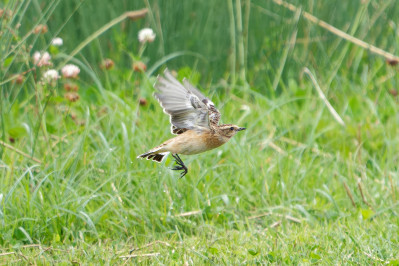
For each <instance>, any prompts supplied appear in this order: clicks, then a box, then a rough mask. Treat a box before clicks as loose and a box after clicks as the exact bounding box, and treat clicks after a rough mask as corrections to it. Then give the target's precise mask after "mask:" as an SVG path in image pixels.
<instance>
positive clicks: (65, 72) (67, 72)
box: [61, 64, 80, 79]
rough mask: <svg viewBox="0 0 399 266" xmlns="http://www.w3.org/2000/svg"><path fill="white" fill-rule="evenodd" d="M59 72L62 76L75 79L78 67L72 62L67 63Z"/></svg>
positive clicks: (78, 70)
mask: <svg viewBox="0 0 399 266" xmlns="http://www.w3.org/2000/svg"><path fill="white" fill-rule="evenodd" d="M61 73H62V76H63V77H64V78H74V79H76V78H77V77H78V74H79V73H80V69H79V67H77V66H75V65H73V64H68V65H66V66H64V67H63V68H62V69H61Z"/></svg>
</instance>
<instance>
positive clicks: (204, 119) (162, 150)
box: [137, 70, 245, 176]
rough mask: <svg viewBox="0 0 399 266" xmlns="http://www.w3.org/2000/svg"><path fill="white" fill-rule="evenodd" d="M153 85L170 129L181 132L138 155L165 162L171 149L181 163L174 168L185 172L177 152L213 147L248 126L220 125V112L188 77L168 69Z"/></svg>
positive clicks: (197, 151) (201, 150) (175, 132)
mask: <svg viewBox="0 0 399 266" xmlns="http://www.w3.org/2000/svg"><path fill="white" fill-rule="evenodd" d="M154 87H155V89H156V90H157V92H156V93H155V94H154V96H155V98H156V99H157V100H158V101H159V103H160V105H161V106H162V108H163V109H164V112H165V113H167V114H168V115H169V116H170V123H171V132H172V134H176V135H178V136H176V137H174V138H172V139H169V140H167V141H165V142H164V143H162V144H161V145H159V146H157V147H155V148H153V149H151V150H150V151H148V152H146V153H144V154H141V155H139V156H138V157H137V158H147V159H148V160H149V159H151V160H154V161H157V162H162V160H163V159H164V158H165V156H166V155H168V154H169V153H172V155H173V157H174V158H175V159H176V163H177V164H178V165H179V166H177V167H175V168H173V169H172V170H183V172H182V176H184V175H185V174H186V173H187V168H186V166H185V165H184V163H183V161H182V160H181V159H180V157H179V156H178V154H185V155H192V154H197V153H201V152H204V151H207V150H211V149H214V148H216V147H219V146H221V145H222V144H224V143H226V142H227V141H228V140H229V139H230V138H231V137H232V136H234V135H235V134H236V133H237V132H238V131H241V130H243V129H245V128H240V127H238V126H236V125H232V124H226V125H219V121H220V112H219V111H218V110H217V109H216V107H215V105H214V104H213V102H212V101H211V100H210V99H208V98H207V97H205V96H204V95H203V94H202V93H201V92H200V91H199V90H198V89H196V88H195V87H194V86H193V85H191V84H190V83H189V82H188V81H187V80H186V79H184V80H183V84H181V83H180V82H179V81H177V80H176V79H175V78H174V77H173V75H172V74H171V73H170V72H169V71H168V70H165V72H164V77H161V76H158V81H157V83H156V84H155V86H154Z"/></svg>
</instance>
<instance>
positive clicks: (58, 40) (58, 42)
mask: <svg viewBox="0 0 399 266" xmlns="http://www.w3.org/2000/svg"><path fill="white" fill-rule="evenodd" d="M63 44H64V41H63V40H62V39H61V38H60V37H57V38H54V39H52V40H51V45H53V46H61V45H63Z"/></svg>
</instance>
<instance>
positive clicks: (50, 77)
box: [43, 69, 60, 82]
mask: <svg viewBox="0 0 399 266" xmlns="http://www.w3.org/2000/svg"><path fill="white" fill-rule="evenodd" d="M59 78H60V75H58V71H57V70H55V69H49V70H47V71H46V72H44V74H43V79H44V81H46V82H51V81H56V80H57V79H59Z"/></svg>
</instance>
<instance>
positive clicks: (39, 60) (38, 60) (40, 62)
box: [32, 52, 53, 67]
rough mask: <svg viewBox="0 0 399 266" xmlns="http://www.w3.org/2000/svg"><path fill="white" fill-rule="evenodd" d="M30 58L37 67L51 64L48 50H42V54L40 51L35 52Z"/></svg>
mask: <svg viewBox="0 0 399 266" xmlns="http://www.w3.org/2000/svg"><path fill="white" fill-rule="evenodd" d="M32 58H33V63H34V64H35V65H37V66H38V67H42V66H51V65H53V64H52V63H51V62H50V60H51V56H50V54H49V53H48V52H44V53H43V54H41V53H40V52H35V53H34V54H33V56H32Z"/></svg>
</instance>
